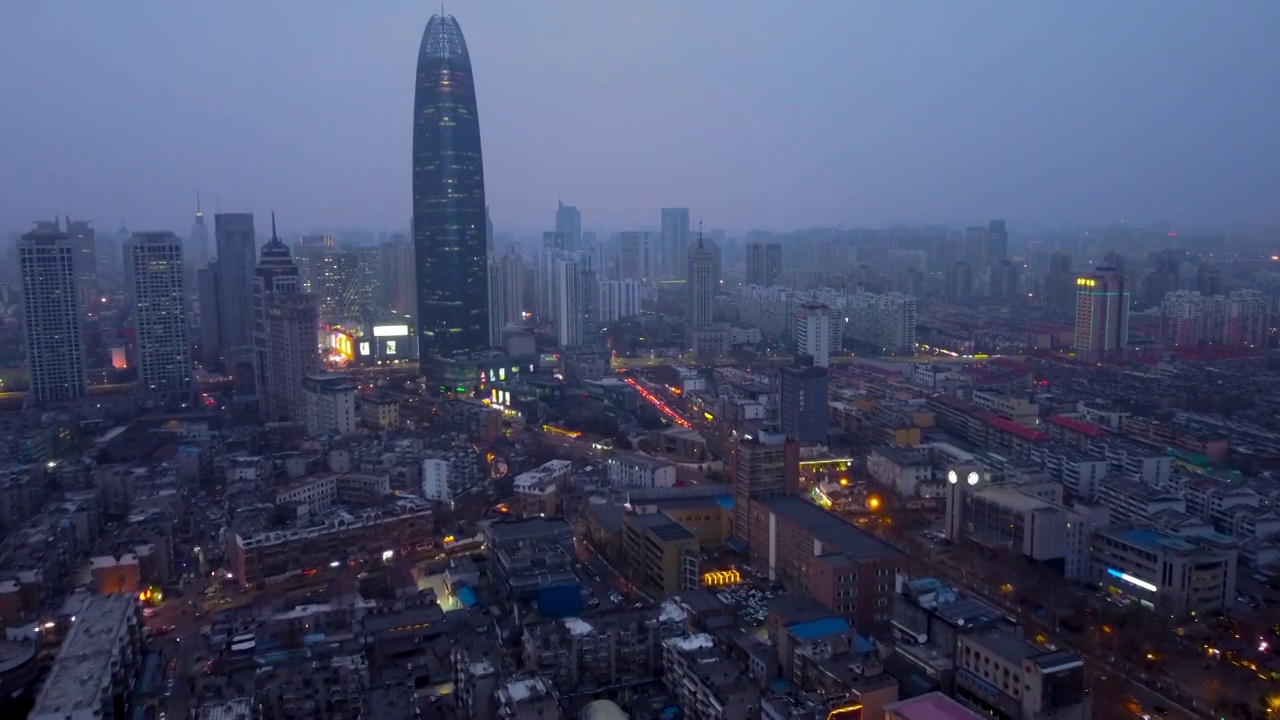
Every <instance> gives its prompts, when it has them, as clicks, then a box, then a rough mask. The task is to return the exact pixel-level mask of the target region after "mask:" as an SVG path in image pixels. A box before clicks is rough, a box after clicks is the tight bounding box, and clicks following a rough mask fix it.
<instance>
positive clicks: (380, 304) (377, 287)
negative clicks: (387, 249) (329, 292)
mask: <svg viewBox="0 0 1280 720" xmlns="http://www.w3.org/2000/svg"><path fill="white" fill-rule="evenodd" d="M349 252H350V253H351V255H352V256H353V257H354V259H355V270H354V272H353V273H352V279H351V285H350V292H349V295H348V298H349V301H350V303H351V315H352V317H357V318H360V319H361V320H375V319H377V318H378V317H380V316H381V315H382V314H383V313H385V312H386V310H387V294H386V288H385V287H384V286H383V284H382V250H381V249H380V248H379V247H378V246H376V245H357V246H355V247H353V248H351V250H350V251H349Z"/></svg>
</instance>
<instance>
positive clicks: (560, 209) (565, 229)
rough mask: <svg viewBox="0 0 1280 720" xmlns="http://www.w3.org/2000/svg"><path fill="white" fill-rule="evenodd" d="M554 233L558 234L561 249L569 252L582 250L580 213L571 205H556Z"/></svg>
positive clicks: (559, 203)
mask: <svg viewBox="0 0 1280 720" xmlns="http://www.w3.org/2000/svg"><path fill="white" fill-rule="evenodd" d="M556 232H557V233H560V237H561V240H562V242H563V245H564V247H563V249H565V250H569V251H571V252H578V251H579V250H582V249H583V247H582V213H580V212H578V208H576V207H574V206H572V205H565V204H564V203H562V202H558V201H557V204H556Z"/></svg>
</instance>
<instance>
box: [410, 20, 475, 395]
mask: <svg viewBox="0 0 1280 720" xmlns="http://www.w3.org/2000/svg"><path fill="white" fill-rule="evenodd" d="M485 228H486V216H485V199H484V166H483V161H482V157H481V153H480V119H479V116H478V115H477V112H476V91H475V85H474V83H473V80H472V76H471V57H470V55H469V54H468V53H467V44H466V41H465V40H463V37H462V29H461V28H460V27H459V26H458V21H457V20H455V19H454V18H453V16H452V15H446V16H440V15H433V16H432V17H431V20H430V21H429V22H428V23H427V28H426V30H425V31H424V32H423V34H422V44H421V46H420V47H419V49H418V75H417V89H416V93H415V95H414V108H413V243H414V254H415V276H416V279H417V312H418V333H419V348H420V350H421V355H422V358H423V369H424V372H426V371H427V370H428V369H429V368H430V367H431V358H433V357H435V358H451V357H459V356H463V355H468V354H471V353H475V352H478V351H481V350H484V349H486V348H488V346H489V328H488V325H489V318H488V277H487V268H486V258H485Z"/></svg>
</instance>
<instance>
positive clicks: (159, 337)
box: [124, 232, 192, 398]
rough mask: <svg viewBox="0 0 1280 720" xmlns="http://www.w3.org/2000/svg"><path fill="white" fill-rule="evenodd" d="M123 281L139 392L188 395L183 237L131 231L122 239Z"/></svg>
mask: <svg viewBox="0 0 1280 720" xmlns="http://www.w3.org/2000/svg"><path fill="white" fill-rule="evenodd" d="M124 261H125V268H124V272H125V281H126V287H127V288H128V291H129V300H130V306H131V308H132V311H133V324H134V329H135V331H136V335H137V337H136V339H135V342H134V354H135V356H136V358H137V366H138V382H139V386H140V388H141V389H142V391H143V392H145V393H148V394H152V395H158V396H166V397H171V398H176V397H181V396H184V395H188V394H190V393H191V391H192V384H191V380H192V379H191V346H190V344H189V343H188V342H187V321H186V314H185V311H186V295H187V293H186V287H185V285H184V282H183V276H182V270H183V263H182V242H181V241H180V240H179V239H178V237H177V236H176V235H174V234H173V233H171V232H144V233H134V235H133V238H131V239H130V240H129V241H128V242H126V243H125V246H124Z"/></svg>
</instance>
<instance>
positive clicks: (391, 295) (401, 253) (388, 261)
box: [382, 235, 418, 315]
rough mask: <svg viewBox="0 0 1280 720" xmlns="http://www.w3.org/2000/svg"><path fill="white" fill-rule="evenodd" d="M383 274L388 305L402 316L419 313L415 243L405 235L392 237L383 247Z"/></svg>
mask: <svg viewBox="0 0 1280 720" xmlns="http://www.w3.org/2000/svg"><path fill="white" fill-rule="evenodd" d="M382 274H383V277H384V282H385V283H386V286H387V304H388V305H390V306H391V309H392V310H393V311H394V312H396V313H398V314H401V315H413V314H414V313H416V312H417V311H418V300H417V292H416V291H415V277H414V268H413V242H411V241H410V240H409V238H408V237H407V236H405V235H392V236H391V242H388V243H384V244H383V245H382Z"/></svg>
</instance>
